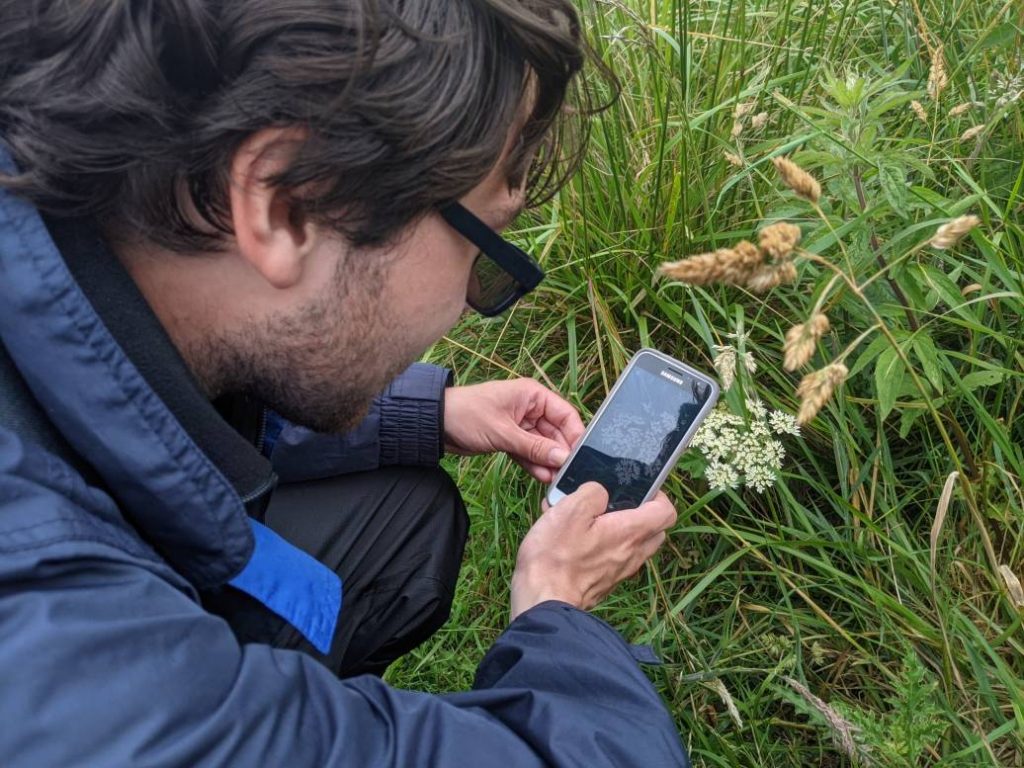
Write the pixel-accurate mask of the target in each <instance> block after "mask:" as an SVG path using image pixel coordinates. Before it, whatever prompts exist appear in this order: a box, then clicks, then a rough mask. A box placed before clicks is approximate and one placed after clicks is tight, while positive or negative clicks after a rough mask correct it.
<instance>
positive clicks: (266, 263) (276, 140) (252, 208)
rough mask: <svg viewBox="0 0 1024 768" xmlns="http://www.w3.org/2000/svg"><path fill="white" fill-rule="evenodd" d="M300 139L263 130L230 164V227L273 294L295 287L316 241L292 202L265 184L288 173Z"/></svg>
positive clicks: (297, 134)
mask: <svg viewBox="0 0 1024 768" xmlns="http://www.w3.org/2000/svg"><path fill="white" fill-rule="evenodd" d="M304 139H305V133H304V132H303V131H302V130H301V129H298V128H265V129H263V130H261V131H259V132H257V133H254V134H253V135H252V136H250V137H249V138H248V139H246V140H245V142H243V143H242V145H241V146H240V147H239V148H238V151H236V152H235V156H234V157H233V158H232V160H231V179H230V201H231V222H232V225H233V227H234V230H235V241H236V242H237V243H238V250H239V253H240V255H241V256H242V258H243V259H245V260H246V261H247V262H248V263H249V264H250V265H251V266H252V267H253V268H254V269H255V270H256V271H257V272H259V273H260V274H261V275H262V276H263V277H264V279H266V281H267V282H268V283H270V284H271V285H273V286H274V287H275V288H281V289H284V288H290V287H292V286H294V285H296V284H297V283H298V282H299V280H300V279H301V278H302V270H303V267H304V266H305V259H306V256H308V255H309V253H310V252H311V251H312V250H313V248H314V246H315V242H316V237H317V228H316V226H314V225H313V224H312V223H311V222H310V221H309V220H308V219H307V218H306V217H305V216H303V215H301V211H300V210H299V209H298V208H297V207H296V205H295V201H294V199H293V198H292V197H291V196H290V195H289V194H288V193H287V192H285V191H283V190H280V189H277V188H276V187H273V186H271V185H270V184H269V183H268V182H267V181H266V179H268V178H271V177H273V176H274V175H276V174H278V173H281V172H282V171H284V170H285V169H286V168H287V167H288V163H289V162H290V161H291V159H292V158H293V157H294V155H295V152H296V151H297V150H298V148H299V146H300V145H301V143H302V141H303V140H304Z"/></svg>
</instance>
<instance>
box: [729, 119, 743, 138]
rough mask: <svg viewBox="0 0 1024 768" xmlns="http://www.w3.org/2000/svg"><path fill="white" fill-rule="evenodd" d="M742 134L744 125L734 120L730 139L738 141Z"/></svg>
mask: <svg viewBox="0 0 1024 768" xmlns="http://www.w3.org/2000/svg"><path fill="white" fill-rule="evenodd" d="M741 133H743V123H741V122H740V121H739V120H733V122H732V130H731V131H730V132H729V138H732V139H738V138H739V136H740V134H741Z"/></svg>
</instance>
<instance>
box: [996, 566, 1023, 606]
mask: <svg viewBox="0 0 1024 768" xmlns="http://www.w3.org/2000/svg"><path fill="white" fill-rule="evenodd" d="M999 575H1000V576H1002V577H1003V584H1005V585H1006V593H1007V594H1008V595H1009V596H1010V602H1012V603H1013V607H1014V608H1017V609H1020V608H1024V587H1021V585H1020V579H1018V578H1017V575H1016V574H1015V573H1014V572H1013V571H1012V570H1010V566H1008V565H1000V566H999Z"/></svg>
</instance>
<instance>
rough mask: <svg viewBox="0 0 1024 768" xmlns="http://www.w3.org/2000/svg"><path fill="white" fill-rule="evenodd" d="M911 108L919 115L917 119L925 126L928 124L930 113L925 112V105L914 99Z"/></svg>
mask: <svg viewBox="0 0 1024 768" xmlns="http://www.w3.org/2000/svg"><path fill="white" fill-rule="evenodd" d="M910 108H911V109H912V110H914V114H915V115H917V119H918V120H920V121H921V122H922V123H924V124H925V125H927V124H928V112H927V110H925V108H924V105H923V104H921V102H920V101H918V100H917V99H914V100H913V101H912V102H910Z"/></svg>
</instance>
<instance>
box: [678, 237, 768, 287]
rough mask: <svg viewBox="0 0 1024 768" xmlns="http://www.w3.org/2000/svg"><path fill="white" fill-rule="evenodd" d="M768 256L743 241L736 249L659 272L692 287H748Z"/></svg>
mask: <svg viewBox="0 0 1024 768" xmlns="http://www.w3.org/2000/svg"><path fill="white" fill-rule="evenodd" d="M763 261H764V256H763V255H762V253H761V250H760V249H759V248H758V247H757V246H756V245H754V244H753V243H751V242H748V241H746V240H741V241H740V242H739V243H737V244H736V246H735V247H733V248H719V249H718V250H716V251H712V252H711V253H702V254H699V255H697V256H690V257H689V258H686V259H682V260H680V261H671V262H667V263H665V264H662V265H661V266H660V267H658V273H659V274H661V275H664V276H665V277H670V278H672V279H674V280H680V281H682V282H684V283H690V284H691V285H707V284H708V283H728V284H730V285H744V284H745V283H746V282H747V280H748V279H749V278H750V276H751V275H752V274H753V273H754V271H755V270H756V269H757V268H758V267H760V266H761V264H762V262H763Z"/></svg>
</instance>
